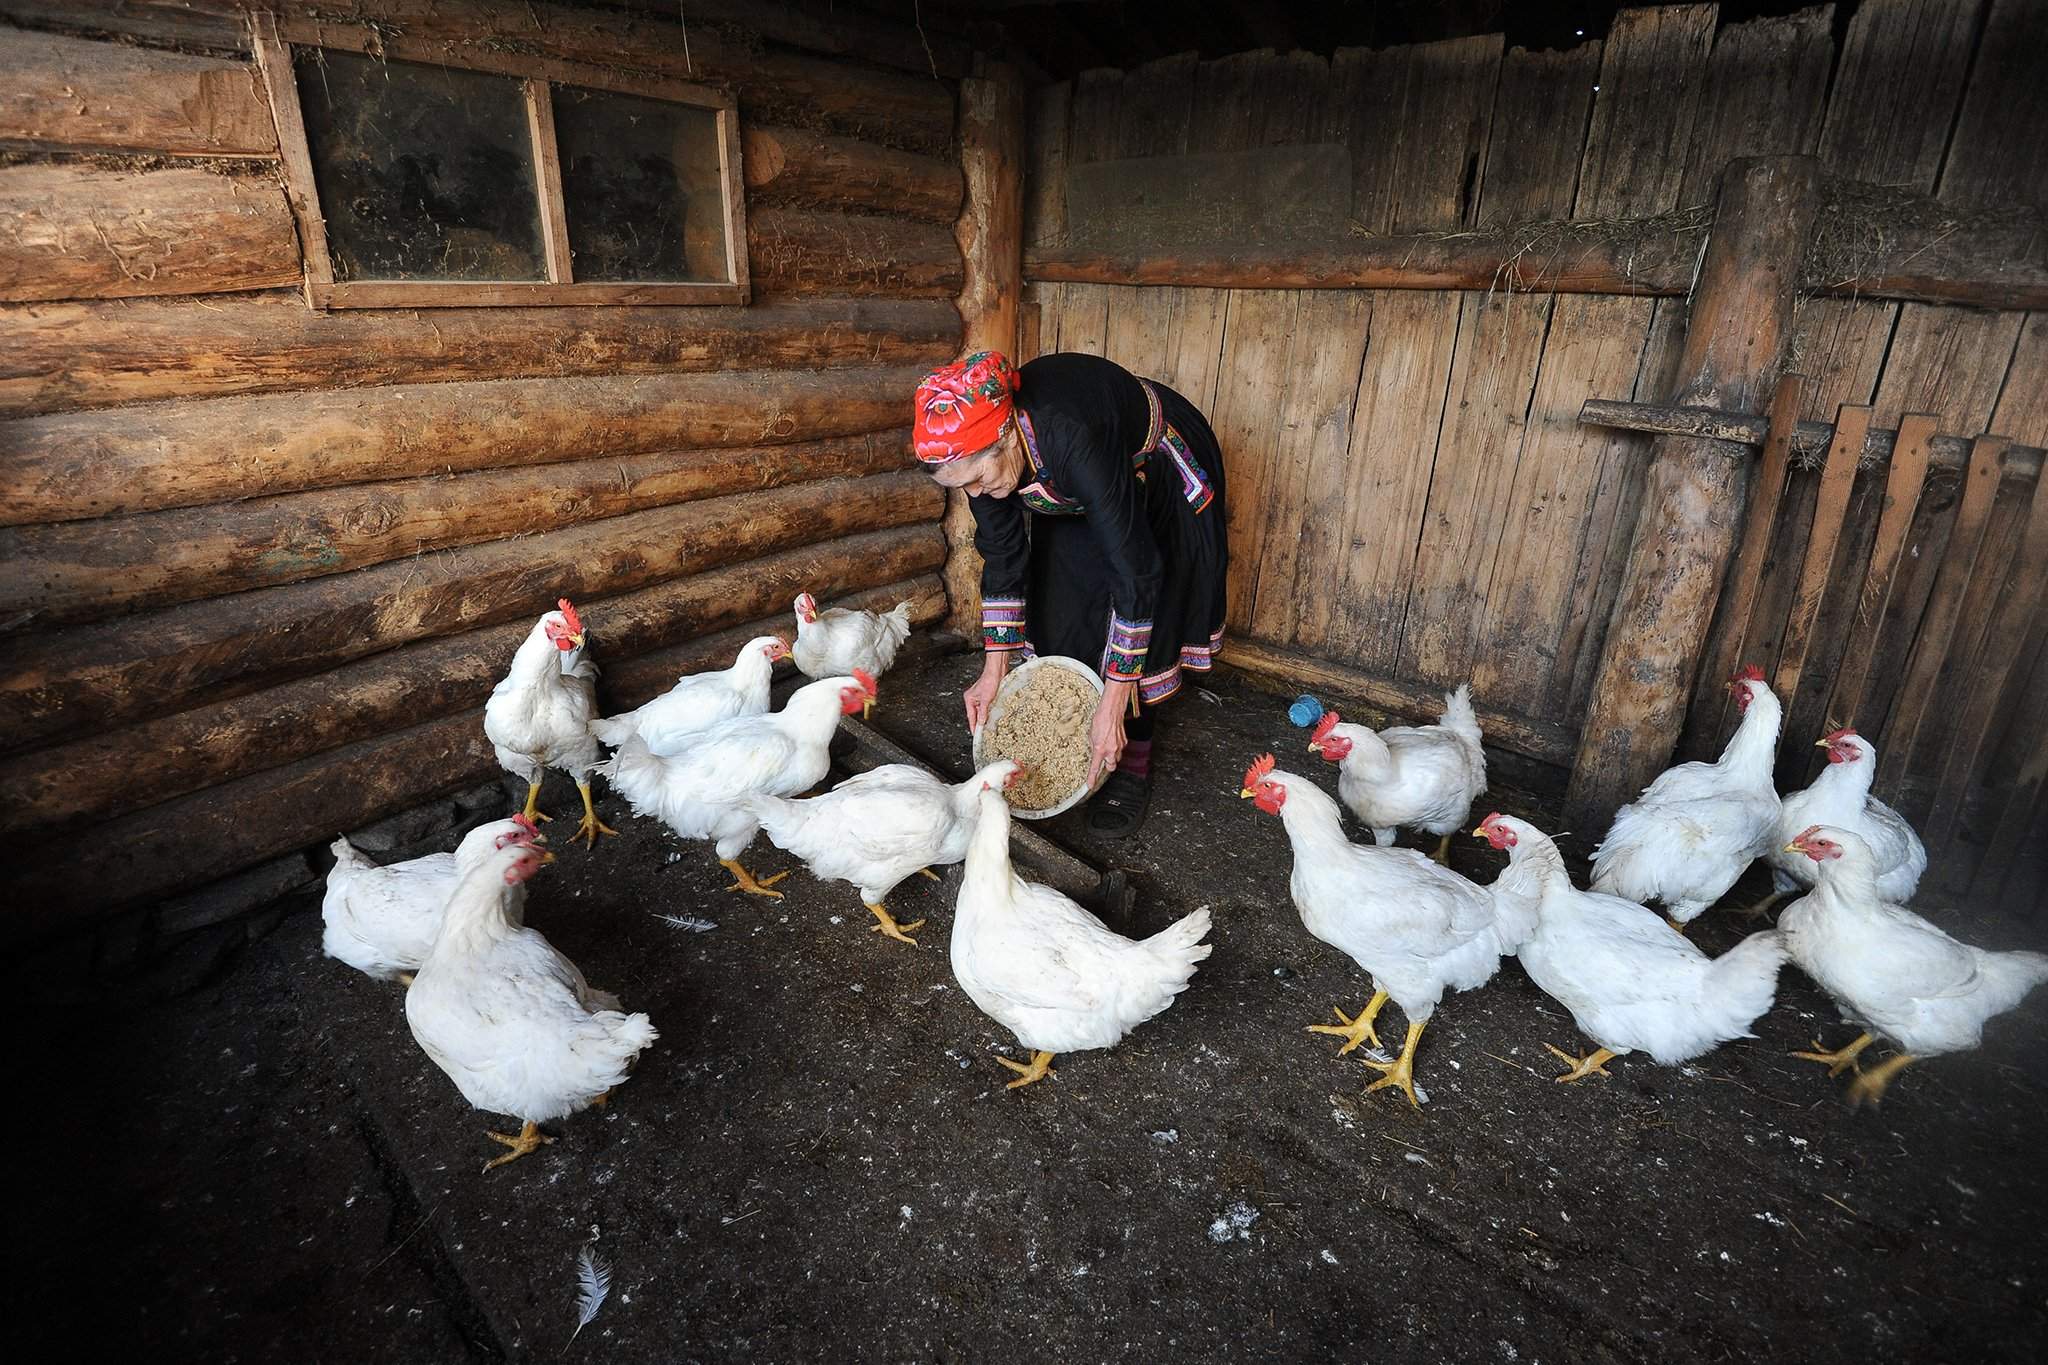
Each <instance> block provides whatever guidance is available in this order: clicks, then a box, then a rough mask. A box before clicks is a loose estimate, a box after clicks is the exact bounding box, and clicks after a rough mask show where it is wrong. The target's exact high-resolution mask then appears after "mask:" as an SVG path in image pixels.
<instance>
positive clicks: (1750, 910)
mask: <svg viewBox="0 0 2048 1365" xmlns="http://www.w3.org/2000/svg"><path fill="white" fill-rule="evenodd" d="M1793 894H1794V893H1793V892H1790V891H1773V892H1772V893H1771V894H1770V895H1768V896H1765V897H1764V898H1763V899H1762V900H1760V901H1758V902H1757V903H1756V904H1754V905H1745V906H1743V907H1742V915H1743V917H1744V918H1745V919H1762V918H1763V917H1764V916H1765V915H1767V914H1769V913H1770V912H1771V910H1772V908H1773V907H1775V906H1776V905H1777V904H1778V902H1779V901H1781V900H1784V899H1785V898H1786V897H1788V896H1791V895H1793Z"/></svg>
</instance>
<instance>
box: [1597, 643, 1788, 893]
mask: <svg viewBox="0 0 2048 1365" xmlns="http://www.w3.org/2000/svg"><path fill="white" fill-rule="evenodd" d="M1728 688H1729V691H1730V692H1731V693H1732V694H1733V695H1734V697H1735V705H1736V706H1737V707H1738V708H1739V709H1740V710H1741V712H1742V723H1741V724H1740V725H1738V726H1736V727H1735V733H1734V735H1733V736H1731V737H1730V738H1729V740H1728V747H1727V748H1725V749H1723V750H1722V751H1721V757H1720V759H1719V760H1718V761H1716V762H1713V763H1681V764H1679V765H1678V766H1677V767H1675V768H1667V769H1666V770H1665V771H1664V772H1662V773H1659V774H1658V775H1657V780H1656V781H1654V782H1652V783H1651V784H1650V785H1649V786H1647V787H1645V788H1644V789H1643V794H1642V796H1641V797H1639V798H1637V800H1636V801H1635V802H1634V803H1632V804H1630V805H1626V806H1623V807H1622V808H1621V809H1620V810H1619V811H1617V812H1616V813H1615V816H1614V825H1613V827H1612V828H1610V829H1609V830H1608V831H1607V838H1606V839H1605V840H1603V841H1602V842H1601V844H1600V847H1599V848H1597V849H1595V850H1594V851H1593V889H1594V890H1595V891H1599V892H1604V893H1605V894H1607V895H1610V896H1619V897H1621V898H1622V899H1623V900H1625V901H1635V902H1637V903H1638V904H1647V903H1648V902H1650V901H1658V902H1660V903H1661V904H1662V905H1663V906H1664V910H1665V913H1666V914H1668V915H1669V916H1670V917H1671V922H1672V927H1673V928H1674V929H1677V930H1678V931H1679V932H1680V933H1683V932H1685V926H1686V925H1687V924H1690V923H1691V922H1692V921H1693V920H1695V919H1697V918H1698V917H1699V915H1700V914H1701V912H1702V911H1704V910H1706V909H1707V907H1708V906H1710V905H1712V904H1713V903H1714V902H1716V901H1718V900H1720V899H1721V897H1723V896H1725V895H1727V894H1728V888H1730V887H1732V886H1734V885H1735V883H1736V882H1737V881H1738V880H1739V879H1740V878H1741V876H1742V874H1743V873H1744V872H1746V871H1747V870H1748V869H1749V865H1750V864H1751V863H1753V862H1755V861H1756V860H1757V859H1758V858H1760V857H1762V856H1763V855H1764V854H1766V853H1768V852H1770V851H1771V849H1772V848H1774V847H1775V846H1776V841H1777V836H1778V789H1777V788H1776V787H1775V786H1774V785H1772V781H1771V764H1772V760H1773V759H1774V757H1775V756H1776V754H1777V751H1778V726H1779V724H1780V722H1782V721H1783V719H1784V712H1783V710H1782V709H1781V708H1780V707H1779V705H1778V698H1777V697H1776V696H1775V695H1774V694H1773V693H1772V692H1771V689H1770V688H1769V687H1766V686H1765V685H1764V675H1763V670H1762V669H1760V668H1757V667H1755V666H1754V665H1751V666H1750V667H1747V668H1744V669H1742V670H1741V671H1740V672H1738V673H1736V675H1735V676H1734V677H1733V678H1731V679H1729V681H1728Z"/></svg>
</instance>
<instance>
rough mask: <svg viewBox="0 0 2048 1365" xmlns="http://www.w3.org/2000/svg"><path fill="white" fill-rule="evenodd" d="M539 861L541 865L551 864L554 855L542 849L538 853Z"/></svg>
mask: <svg viewBox="0 0 2048 1365" xmlns="http://www.w3.org/2000/svg"><path fill="white" fill-rule="evenodd" d="M540 860H541V861H542V862H543V863H551V862H553V861H554V860H555V855H554V854H552V853H550V852H548V851H547V850H546V849H542V850H541V851H540Z"/></svg>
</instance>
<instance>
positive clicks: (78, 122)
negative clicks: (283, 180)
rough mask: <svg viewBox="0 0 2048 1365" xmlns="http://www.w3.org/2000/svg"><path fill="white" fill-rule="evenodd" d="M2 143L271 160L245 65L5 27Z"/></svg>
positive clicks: (267, 123) (270, 133)
mask: <svg viewBox="0 0 2048 1365" xmlns="http://www.w3.org/2000/svg"><path fill="white" fill-rule="evenodd" d="M0 92H5V93H4V94H0V141H8V142H34V143H40V144H42V145H44V146H56V147H80V148H93V149H97V150H109V149H119V150H124V151H138V152H149V153H153V154H155V155H157V156H263V157H274V156H276V155H277V129H276V126H275V125H274V124H273V123H272V122H271V119H270V106H269V104H268V103H267V102H266V101H265V100H264V98H263V90H262V87H261V86H260V85H259V84H258V83H257V81H256V71H255V68H254V67H252V66H251V65H250V64H249V63H247V62H236V61H223V60H221V59H219V58H216V57H189V56H186V55H184V54H182V53H176V52H153V51H151V50H149V49H147V48H139V47H124V46H121V45H120V44H118V43H101V42H94V41H92V40H91V39H88V38H73V37H67V36H64V35H60V34H55V33H33V32H23V31H18V30H13V29H10V30H8V32H7V40H6V41H5V42H0Z"/></svg>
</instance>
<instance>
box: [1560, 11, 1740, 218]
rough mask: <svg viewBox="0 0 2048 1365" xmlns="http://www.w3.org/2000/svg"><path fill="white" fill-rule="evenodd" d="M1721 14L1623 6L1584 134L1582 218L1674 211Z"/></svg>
mask: <svg viewBox="0 0 2048 1365" xmlns="http://www.w3.org/2000/svg"><path fill="white" fill-rule="evenodd" d="M1716 17H1717V10H1716V7H1715V6H1713V5H1670V6H1664V7H1660V8H1657V9H1625V10H1622V11H1621V12H1620V13H1618V14H1616V15H1615V17H1614V26H1613V28H1612V29H1611V30H1609V32H1608V35H1607V45H1606V48H1605V49H1604V51H1603V53H1602V57H1601V62H1600V93H1599V94H1598V95H1597V96H1595V98H1594V100H1593V118H1592V123H1591V126H1590V127H1589V128H1588V129H1587V133H1586V153H1585V158H1584V160H1583V161H1582V162H1581V165H1580V170H1579V197H1578V204H1577V208H1576V212H1577V213H1578V215H1579V216H1580V217H1582V218H1607V217H1617V218H1618V217H1625V216H1633V215H1640V214H1644V213H1662V212H1665V211H1667V210H1669V209H1671V208H1675V207H1677V205H1678V202H1679V191H1680V189H1681V187H1682V185H1683V181H1684V175H1685V160H1684V158H1683V157H1678V156H1673V155H1672V154H1671V149H1672V148H1674V147H1684V146H1687V145H1689V143H1690V142H1691V139H1692V134H1693V127H1694V124H1695V122H1696V121H1697V119H1698V117H1699V113H1700V102H1701V98H1702V95H1703V94H1704V92H1705V89H1706V77H1707V59H1708V55H1709V51H1710V49H1711V47H1712V45H1713V41H1714V25H1715V20H1716Z"/></svg>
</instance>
